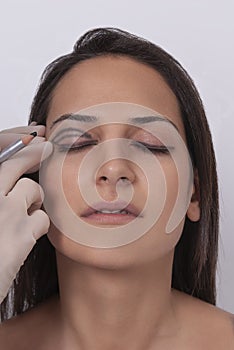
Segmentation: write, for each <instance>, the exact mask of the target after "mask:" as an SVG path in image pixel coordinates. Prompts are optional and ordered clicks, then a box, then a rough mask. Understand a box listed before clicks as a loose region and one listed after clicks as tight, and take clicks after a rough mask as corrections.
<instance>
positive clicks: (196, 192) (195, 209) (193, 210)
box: [187, 169, 200, 222]
mask: <svg viewBox="0 0 234 350" xmlns="http://www.w3.org/2000/svg"><path fill="white" fill-rule="evenodd" d="M187 217H188V218H189V219H190V220H191V221H194V222H196V221H199V220H200V187H199V178H198V173H197V169H195V170H194V184H193V192H192V196H191V200H190V204H189V207H188V210H187Z"/></svg>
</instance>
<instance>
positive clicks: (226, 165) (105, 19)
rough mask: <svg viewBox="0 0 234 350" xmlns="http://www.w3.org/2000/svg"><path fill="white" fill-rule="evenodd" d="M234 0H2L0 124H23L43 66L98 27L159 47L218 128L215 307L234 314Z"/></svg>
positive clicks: (213, 127) (0, 126) (214, 128)
mask: <svg viewBox="0 0 234 350" xmlns="http://www.w3.org/2000/svg"><path fill="white" fill-rule="evenodd" d="M233 15H234V1H233V0H223V1H217V0H203V1H202V0H196V1H192V0H190V1H188V0H176V1H172V0H171V1H169V0H161V1H153V0H152V1H137V0H128V1H126V0H124V1H123V0H121V1H111V0H99V1H92V2H90V1H89V2H87V1H75V0H66V1H55V0H48V1H46V0H40V1H39V0H36V1H32V0H31V1H30V0H21V1H17V0H15V1H9V0H8V1H6V2H4V3H3V2H2V3H1V10H0V35H1V56H0V63H1V64H0V73H1V78H0V86H1V116H0V129H4V128H9V127H13V126H17V125H26V124H27V119H28V114H29V109H30V104H31V102H32V98H33V95H34V93H35V90H36V87H37V84H38V81H39V77H40V75H41V73H42V71H43V69H44V68H45V66H46V65H47V64H48V63H49V62H51V61H52V60H53V59H55V58H56V57H58V56H60V55H63V54H66V53H68V52H70V51H71V50H72V47H73V44H74V43H75V41H76V40H77V39H78V37H79V36H80V35H82V34H84V32H86V31H87V30H89V29H91V28H95V27H105V26H111V27H119V28H121V29H124V30H128V31H130V32H132V33H134V34H137V35H140V36H142V37H145V38H147V39H149V40H151V41H153V42H154V43H156V44H158V45H160V46H162V47H163V48H164V49H166V50H167V51H168V52H169V53H171V54H172V55H173V56H174V57H175V58H177V59H178V60H179V61H180V62H181V63H182V65H183V66H184V67H185V69H187V71H188V72H189V74H190V75H191V77H192V78H193V79H194V82H195V84H196V86H197V87H198V90H199V92H200V94H201V97H202V99H203V101H204V105H205V109H206V112H207V118H208V121H209V124H210V127H211V131H212V134H213V140H214V146H215V151H216V156H217V163H218V174H219V184H220V199H221V244H220V255H219V268H218V281H217V287H218V303H217V304H218V306H219V307H221V308H223V309H225V310H227V311H229V312H233V313H234V296H233V295H234V278H233V277H234V276H233V271H234V268H233V266H234V254H233V253H234V212H233V197H234V186H233V181H234V164H233V162H234V157H233V153H234V136H233V129H234V107H233V89H234V73H233V72H234V20H233Z"/></svg>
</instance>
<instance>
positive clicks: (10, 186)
mask: <svg viewBox="0 0 234 350" xmlns="http://www.w3.org/2000/svg"><path fill="white" fill-rule="evenodd" d="M33 131H37V133H38V136H37V137H35V138H34V139H33V140H32V141H31V142H30V144H29V145H28V146H26V147H25V148H23V149H21V150H20V151H19V152H18V153H16V154H15V155H13V156H12V157H11V158H9V159H8V160H6V161H5V162H3V163H1V164H0V303H1V302H2V301H3V299H4V298H5V297H6V295H7V293H8V291H9V289H10V287H11V284H12V282H13V280H14V279H15V277H16V274H17V272H18V271H19V270H20V267H21V266H22V265H23V263H24V261H25V260H26V258H27V256H28V254H29V253H30V251H31V250H32V248H33V246H34V244H35V243H36V240H37V239H38V238H40V237H41V236H42V235H44V234H46V233H47V232H48V229H49V225H50V220H49V217H48V215H47V214H46V213H45V212H44V211H43V210H41V209H40V208H41V206H42V202H43V199H44V193H43V189H42V187H41V186H40V185H39V184H38V183H36V182H35V181H33V180H31V179H28V178H21V179H19V178H20V177H21V176H22V175H23V174H26V173H31V172H35V171H37V170H38V169H39V167H40V162H41V161H42V160H44V159H45V158H47V157H48V156H49V155H50V154H51V153H52V150H53V147H52V144H51V143H50V142H48V141H45V138H44V137H43V136H44V134H45V127H44V126H43V125H38V126H25V127H17V128H12V129H7V130H3V131H1V132H0V148H1V149H4V148H5V147H6V146H7V145H9V144H10V143H12V142H14V141H17V140H18V139H20V138H21V137H22V136H24V135H25V134H29V133H31V132H33ZM44 150H45V152H44V153H43V151H44ZM42 153H43V159H42Z"/></svg>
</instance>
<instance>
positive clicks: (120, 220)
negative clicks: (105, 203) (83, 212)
mask: <svg viewBox="0 0 234 350" xmlns="http://www.w3.org/2000/svg"><path fill="white" fill-rule="evenodd" d="M136 218H137V216H135V215H133V214H104V213H93V214H91V215H89V216H82V219H84V220H85V221H89V222H95V223H98V224H109V225H111V224H112V225H120V224H126V223H128V222H130V221H132V220H134V219H136Z"/></svg>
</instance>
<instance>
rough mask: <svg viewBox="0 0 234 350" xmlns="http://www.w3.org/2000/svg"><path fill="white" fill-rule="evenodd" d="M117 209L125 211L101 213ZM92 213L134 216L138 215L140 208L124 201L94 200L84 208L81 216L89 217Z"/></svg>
mask: <svg viewBox="0 0 234 350" xmlns="http://www.w3.org/2000/svg"><path fill="white" fill-rule="evenodd" d="M102 210H104V211H112V212H114V211H118V210H124V211H125V212H126V213H125V214H121V213H102V212H101V211H102ZM93 214H97V215H98V214H100V215H118V216H119V215H130V216H134V217H138V216H139V217H140V216H141V215H140V210H139V209H138V208H136V207H135V206H134V205H133V204H127V202H125V201H115V202H114V203H112V202H96V203H93V204H92V206H91V207H88V208H87V209H86V210H84V211H83V212H82V214H81V217H89V216H92V215H93Z"/></svg>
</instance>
